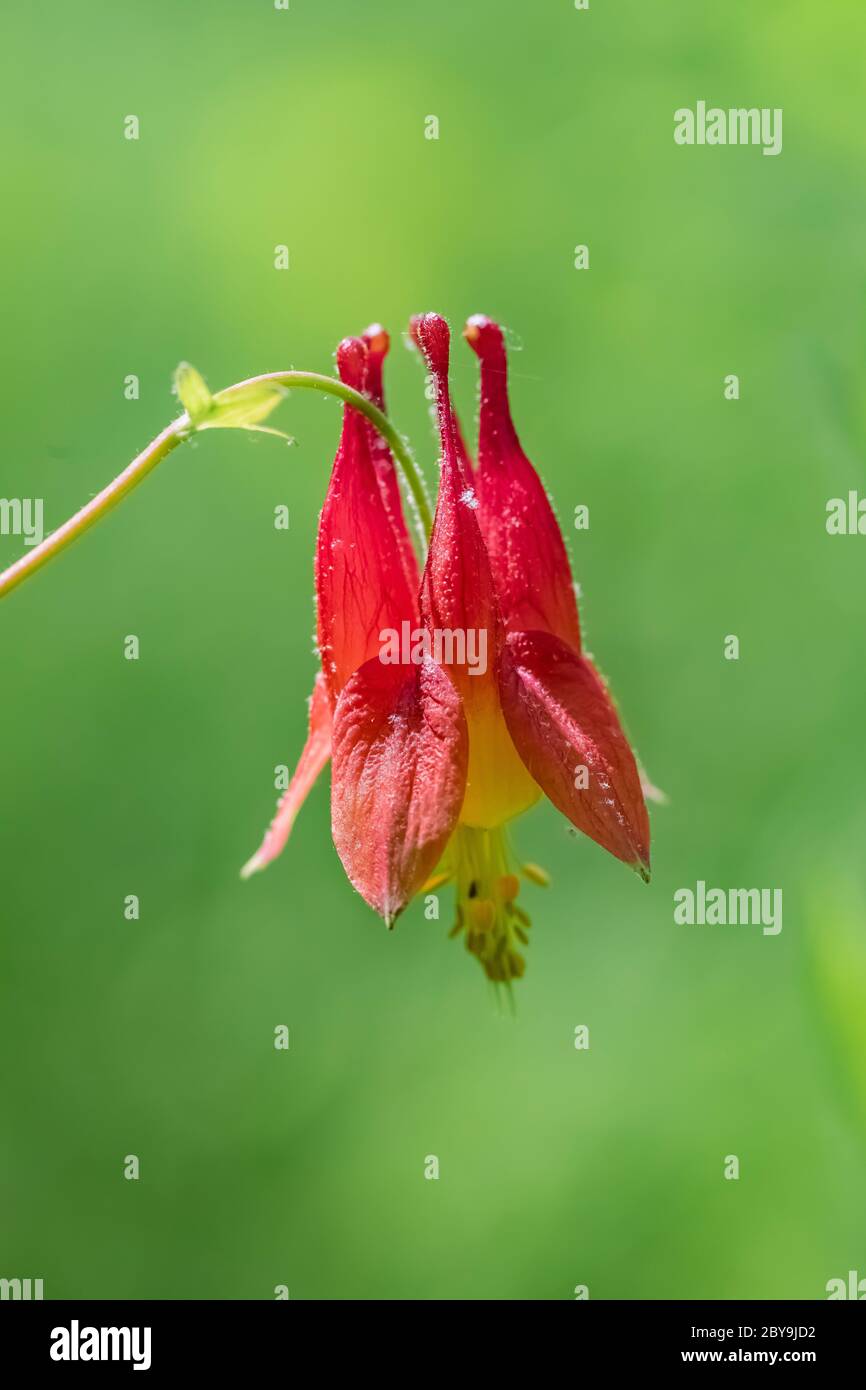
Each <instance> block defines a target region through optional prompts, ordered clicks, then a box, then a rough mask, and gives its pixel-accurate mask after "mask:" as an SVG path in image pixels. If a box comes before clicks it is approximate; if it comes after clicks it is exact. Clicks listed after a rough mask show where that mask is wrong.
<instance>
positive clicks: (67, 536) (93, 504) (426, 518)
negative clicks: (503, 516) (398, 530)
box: [0, 372, 433, 598]
mask: <svg viewBox="0 0 866 1390" xmlns="http://www.w3.org/2000/svg"><path fill="white" fill-rule="evenodd" d="M266 381H273V382H275V383H276V384H277V385H279V386H285V387H287V388H289V389H300V390H309V391H325V392H327V393H328V394H329V395H331V396H338V397H339V399H340V400H342V401H345V402H346V404H347V405H351V406H354V408H355V409H356V410H358V411H360V412H361V414H362V415H365V416H366V417H367V419H368V420H369V421H370V423H371V424H372V425H373V426H374V428H375V429H376V430H377V431H378V433H379V434H380V435H381V436H382V438H383V439H384V440H386V442H387V443H388V445H389V447H390V449H391V452H392V454H393V455H394V458H395V459H396V460H397V463H398V464H399V466H400V469H401V471H402V473H403V476H404V478H405V479H406V484H407V486H408V488H409V491H410V492H411V494H412V498H413V500H414V502H415V506H416V507H417V509H418V516H419V518H420V520H421V523H422V525H423V527H424V529H425V531H426V532H427V534H428V535H429V534H430V529H431V527H432V524H433V519H432V516H431V513H430V503H429V502H428V500H427V493H426V492H425V490H424V484H423V482H422V480H421V475H420V474H419V472H418V469H417V467H416V465H415V461H414V459H413V458H412V455H411V453H410V452H409V449H408V448H407V447H406V444H405V442H404V441H403V439H402V438H401V436H400V435H399V434H398V433H397V431H396V430H395V428H394V426H393V425H392V424H391V421H390V420H389V419H388V418H387V416H386V415H383V414H382V411H381V410H379V409H377V407H376V406H375V405H373V403H372V401H369V400H367V397H366V396H362V395H361V394H360V392H358V391H355V390H353V389H352V387H351V386H346V385H345V384H344V383H343V382H342V381H338V380H337V379H336V378H335V377H330V376H322V375H320V373H318V372H267V373H265V374H264V375H262V376H256V377H250V379H249V380H248V381H239V382H237V383H236V384H235V385H234V386H229V387H227V388H226V390H224V391H221V392H220V393H219V395H220V399H221V400H225V399H226V397H228V396H231V395H233V394H234V393H235V392H238V391H242V390H243V389H244V388H246V387H249V386H253V385H256V384H258V383H259V382H266ZM194 433H195V431H194V430H191V429H190V420H189V416H188V415H181V416H180V417H179V418H178V419H177V420H174V421H173V422H172V424H170V425H168V426H167V427H166V428H165V429H164V430H163V431H162V433H161V434H158V435H157V436H156V438H155V439H153V440H151V442H150V444H148V446H147V448H146V449H143V450H142V451H141V453H140V454H139V455H138V456H137V458H134V459H133V460H132V463H130V464H128V465H127V466H126V468H124V470H123V472H122V473H119V474H118V476H117V477H116V478H115V479H114V481H113V482H110V483H109V484H108V486H107V487H104V488H103V489H102V491H101V492H98V493H97V494H96V496H95V497H92V498H91V499H90V501H89V502H87V503H86V504H85V505H84V506H83V507H82V508H81V509H80V510H79V511H77V512H76V513H75V515H74V516H71V517H70V518H69V520H68V521H65V522H64V523H63V525H62V526H60V527H58V529H57V530H56V531H52V533H51V535H50V536H46V537H45V539H44V540H43V541H42V542H41V543H40V544H39V545H37V546H34V548H33V549H32V550H31V551H29V552H28V553H27V554H26V555H22V557H21V559H20V560H16V561H15V563H14V564H12V565H10V566H9V568H8V569H7V570H4V571H3V573H2V574H0V598H4V597H5V596H6V594H9V593H11V592H12V590H13V589H16V588H17V587H18V585H19V584H23V583H24V580H25V579H29V578H30V576H31V575H32V574H35V573H36V571H37V570H40V569H42V566H43V565H47V563H48V561H49V560H52V559H53V558H54V556H55V555H59V554H60V552H61V551H63V550H65V549H66V547H67V546H69V545H71V544H72V542H73V541H75V540H77V539H78V537H79V536H83V535H84V533H85V531H89V530H90V528H91V526H95V525H96V523H97V521H100V520H101V519H102V517H104V516H105V515H106V514H107V513H108V512H110V511H111V509H112V508H113V507H116V506H117V504H118V502H121V501H122V500H123V498H124V497H126V496H127V494H128V493H130V492H132V490H133V488H136V487H138V485H139V483H141V482H143V481H144V479H145V478H146V477H147V475H148V474H149V473H152V472H153V470H154V468H156V466H157V464H158V463H161V462H162V460H163V459H164V458H166V457H167V456H168V455H169V454H170V453H171V452H172V450H173V449H176V448H177V446H178V445H179V444H183V443H184V441H185V440H187V439H190V438H192V435H193V434H194Z"/></svg>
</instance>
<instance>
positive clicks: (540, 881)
mask: <svg viewBox="0 0 866 1390" xmlns="http://www.w3.org/2000/svg"><path fill="white" fill-rule="evenodd" d="M523 877H524V878H528V879H529V882H530V883H535V884H537V886H538V887H539V888H549V887H550V874H549V873H548V872H547V870H546V869H542V867H541V865H540V864H533V863H531V862H529V861H527V863H525V864H524V865H523Z"/></svg>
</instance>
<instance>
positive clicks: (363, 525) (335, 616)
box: [316, 338, 418, 707]
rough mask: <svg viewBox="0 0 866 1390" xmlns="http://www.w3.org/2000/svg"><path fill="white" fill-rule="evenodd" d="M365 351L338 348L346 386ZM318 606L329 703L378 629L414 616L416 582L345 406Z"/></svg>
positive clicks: (364, 436) (326, 510)
mask: <svg viewBox="0 0 866 1390" xmlns="http://www.w3.org/2000/svg"><path fill="white" fill-rule="evenodd" d="M366 356H367V350H366V348H365V346H364V344H363V343H362V342H361V340H360V339H359V338H346V339H344V341H343V342H342V343H341V344H340V346H339V348H338V349H337V367H338V370H339V373H340V378H341V380H343V381H344V382H345V383H346V385H347V386H353V387H354V388H355V389H356V390H362V389H363V386H364V376H365V371H366ZM316 605H317V616H318V643H319V652H320V654H321V658H322V671H323V674H324V677H325V681H326V683H327V686H328V694H329V697H330V700H331V705H332V707H333V705H334V704H335V703H336V700H337V696H338V695H339V693H340V691H341V690H342V688H343V686H344V685H345V684H346V681H347V680H348V679H349V677H350V676H351V675H352V673H353V672H354V671H357V669H358V667H359V666H361V665H363V663H364V662H365V661H367V660H368V659H369V658H370V657H371V656H374V655H375V654H376V653H377V652H378V651H379V650H380V647H381V642H382V639H381V637H380V633H381V632H382V631H383V629H386V628H394V629H399V628H400V625H401V623H402V622H404V621H408V622H410V623H413V624H414V623H416V622H417V614H418V605H417V597H416V591H415V588H414V585H413V584H412V583H410V581H409V579H408V578H407V575H406V568H405V560H404V554H403V550H402V547H401V542H400V537H399V536H398V534H397V532H396V531H395V529H394V525H393V521H392V518H391V517H390V516H389V514H388V511H387V509H386V507H385V504H384V502H383V500H382V493H381V490H380V487H379V482H378V477H377V473H376V468H375V465H374V463H373V458H372V455H371V452H370V437H369V433H368V429H367V421H366V420H365V419H364V417H363V415H360V414H359V413H358V411H356V410H352V408H351V407H350V406H346V407H345V408H344V412H343V430H342V434H341V436H340V444H339V447H338V449H337V457H336V459H335V460H334V468H333V471H332V473H331V481H330V484H329V486H328V493H327V496H326V498H325V505H324V507H323V508H322V515H321V517H320V518H319V536H318V541H317V546H316Z"/></svg>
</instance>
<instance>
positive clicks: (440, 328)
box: [409, 314, 451, 376]
mask: <svg viewBox="0 0 866 1390" xmlns="http://www.w3.org/2000/svg"><path fill="white" fill-rule="evenodd" d="M409 334H410V337H411V338H412V341H413V343H415V346H416V347H418V348H420V349H421V352H422V353H423V355H424V359H425V361H426V362H427V365H428V367H429V368H430V370H431V371H432V372H435V373H437V374H438V375H440V376H445V375H446V374H447V372H448V350H449V346H450V342H451V330H450V329H449V327H448V324H447V323H446V322H445V319H443V317H442V315H441V314H415V315H413V317H412V318H411V319H410V320H409Z"/></svg>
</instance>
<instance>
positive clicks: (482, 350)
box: [463, 314, 505, 360]
mask: <svg viewBox="0 0 866 1390" xmlns="http://www.w3.org/2000/svg"><path fill="white" fill-rule="evenodd" d="M463 337H464V338H465V339H466V341H467V343H468V344H469V346H470V347H471V349H472V351H473V352H474V353H475V354H476V355H477V356H478V357H480V358H481V359H482V360H483V359H484V358H485V357H488V356H493V355H494V354H499V353H502V352H503V351H504V348H505V338H504V336H503V333H502V329H501V328H500V327H499V324H498V323H496V322H495V321H494V320H493V319H491V318H488V317H487V315H486V314H473V315H472V317H471V318H469V319H467V320H466V326H465V328H464V329H463Z"/></svg>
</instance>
